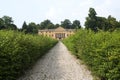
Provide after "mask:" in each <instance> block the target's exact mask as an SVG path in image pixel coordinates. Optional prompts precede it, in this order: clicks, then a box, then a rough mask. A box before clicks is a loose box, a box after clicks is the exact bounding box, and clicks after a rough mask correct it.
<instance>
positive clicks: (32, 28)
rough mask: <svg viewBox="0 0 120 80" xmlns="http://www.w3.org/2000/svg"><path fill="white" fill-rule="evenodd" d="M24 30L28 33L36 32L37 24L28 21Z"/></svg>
mask: <svg viewBox="0 0 120 80" xmlns="http://www.w3.org/2000/svg"><path fill="white" fill-rule="evenodd" d="M26 32H27V33H30V34H37V33H38V28H37V25H36V24H35V23H34V22H31V23H29V25H28V27H27V31H26Z"/></svg>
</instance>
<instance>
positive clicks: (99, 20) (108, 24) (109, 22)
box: [85, 8, 120, 32]
mask: <svg viewBox="0 0 120 80" xmlns="http://www.w3.org/2000/svg"><path fill="white" fill-rule="evenodd" d="M96 15H97V14H96V11H95V10H94V8H90V9H89V14H88V17H86V22H85V28H86V29H91V30H93V31H94V32H97V31H98V30H103V31H110V32H112V31H114V30H115V29H116V28H119V27H120V23H119V22H118V21H117V20H116V18H114V17H112V16H111V15H109V16H108V18H105V17H99V16H96Z"/></svg>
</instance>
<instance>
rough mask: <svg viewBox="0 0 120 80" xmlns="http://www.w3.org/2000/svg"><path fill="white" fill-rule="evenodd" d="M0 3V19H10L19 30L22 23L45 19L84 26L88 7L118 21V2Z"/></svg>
mask: <svg viewBox="0 0 120 80" xmlns="http://www.w3.org/2000/svg"><path fill="white" fill-rule="evenodd" d="M0 3H1V4H0V17H2V16H4V15H7V16H10V17H12V18H13V20H14V23H15V24H16V25H17V26H18V27H19V28H21V26H22V24H23V22H24V21H26V22H27V23H30V22H35V23H37V24H39V23H40V22H42V21H44V20H46V19H49V20H51V21H52V22H53V23H54V24H56V23H60V22H61V21H63V20H64V19H70V20H71V21H73V20H76V19H77V20H80V22H81V25H82V26H84V21H85V17H87V16H88V10H89V8H90V7H93V8H95V10H96V12H97V14H98V16H103V17H107V16H108V15H112V16H113V17H115V18H116V19H117V20H120V0H0Z"/></svg>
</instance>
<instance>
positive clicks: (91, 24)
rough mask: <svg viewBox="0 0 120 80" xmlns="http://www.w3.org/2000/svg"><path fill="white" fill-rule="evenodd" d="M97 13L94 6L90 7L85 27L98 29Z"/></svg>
mask: <svg viewBox="0 0 120 80" xmlns="http://www.w3.org/2000/svg"><path fill="white" fill-rule="evenodd" d="M96 15H97V13H96V11H95V10H94V8H90V9H89V14H88V17H87V18H86V22H85V27H86V29H91V30H93V31H96V30H97V16H96Z"/></svg>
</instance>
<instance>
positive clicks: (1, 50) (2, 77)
mask: <svg viewBox="0 0 120 80" xmlns="http://www.w3.org/2000/svg"><path fill="white" fill-rule="evenodd" d="M56 42H57V41H56V40H53V39H50V38H48V37H43V36H37V35H28V34H23V33H19V32H14V31H0V80H16V78H17V77H18V76H20V75H21V74H22V73H23V72H24V71H25V70H26V69H28V68H29V67H30V66H31V65H32V64H33V63H34V62H35V61H36V60H37V59H38V58H40V57H41V56H42V55H43V54H45V53H46V52H47V51H48V50H49V49H50V48H51V47H53V46H54V45H55V43H56Z"/></svg>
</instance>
